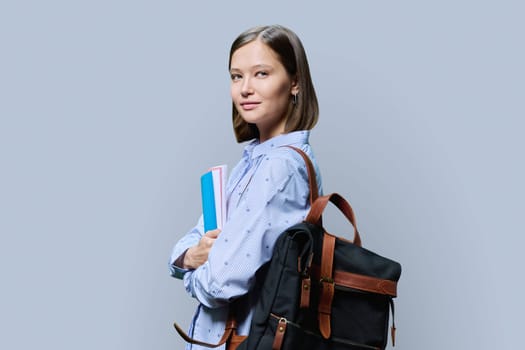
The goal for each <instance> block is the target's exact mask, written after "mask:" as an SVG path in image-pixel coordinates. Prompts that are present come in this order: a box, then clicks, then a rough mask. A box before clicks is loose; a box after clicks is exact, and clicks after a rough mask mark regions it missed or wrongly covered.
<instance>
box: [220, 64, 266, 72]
mask: <svg viewBox="0 0 525 350" xmlns="http://www.w3.org/2000/svg"><path fill="white" fill-rule="evenodd" d="M272 68H273V67H272V66H270V65H268V64H263V63H260V64H256V65H253V66H252V67H251V68H249V69H250V70H256V69H272ZM241 71H242V69H240V68H236V67H232V68H230V73H232V72H241Z"/></svg>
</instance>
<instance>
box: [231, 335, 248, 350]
mask: <svg viewBox="0 0 525 350" xmlns="http://www.w3.org/2000/svg"><path fill="white" fill-rule="evenodd" d="M246 338H248V336H247V335H236V334H233V335H232V337H231V338H230V340H229V341H228V344H227V345H226V350H236V349H237V348H238V347H239V345H241V343H242V342H243V341H244V339H246Z"/></svg>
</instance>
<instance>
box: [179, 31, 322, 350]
mask: <svg viewBox="0 0 525 350" xmlns="http://www.w3.org/2000/svg"><path fill="white" fill-rule="evenodd" d="M229 70H230V76H231V97H232V101H233V128H234V131H235V135H236V137H237V141H238V142H244V141H250V140H251V141H250V142H249V143H248V144H247V145H246V146H245V148H244V152H243V155H242V158H241V160H240V162H239V163H238V164H237V166H235V168H234V169H233V170H232V172H231V175H230V177H229V180H228V184H227V189H226V191H227V220H226V223H225V224H224V226H223V228H222V231H219V230H213V231H208V232H203V222H202V216H201V219H200V220H199V222H198V224H197V225H196V226H195V227H194V228H193V229H192V230H190V231H189V232H188V233H187V234H186V235H185V236H184V237H182V239H181V240H179V242H178V243H177V244H176V245H175V247H174V248H173V252H172V254H171V260H170V269H171V273H172V276H174V277H176V278H182V279H183V280H184V286H185V288H186V291H187V292H188V294H189V295H190V296H192V297H194V298H196V299H197V300H198V301H199V303H200V304H199V306H198V308H197V311H196V312H195V315H194V317H193V321H192V323H191V327H190V331H189V335H190V336H191V337H193V338H194V339H197V340H200V341H204V342H207V343H218V342H219V340H220V339H221V337H222V335H223V333H224V326H225V322H226V320H227V317H228V314H229V312H230V306H231V305H234V308H235V319H236V320H237V323H238V328H237V333H238V334H239V335H247V334H248V332H249V327H250V321H251V318H252V312H253V308H254V305H255V302H256V301H257V297H258V292H259V290H260V283H261V282H262V281H261V276H260V275H261V274H262V273H263V272H262V270H260V267H261V266H262V265H263V264H265V263H266V262H268V261H269V260H270V258H271V256H272V249H273V246H274V243H275V241H276V239H277V237H278V236H279V234H280V233H282V232H283V231H284V230H285V229H286V228H288V227H290V226H292V225H293V224H296V223H298V222H300V221H302V220H303V219H304V217H305V216H306V214H307V213H308V210H309V207H310V203H309V188H308V176H307V170H306V165H305V163H304V160H303V159H302V158H301V156H300V155H299V154H298V153H297V152H295V151H294V150H292V149H290V148H288V147H282V146H286V145H292V146H295V147H297V148H300V149H302V150H303V151H304V152H305V153H306V154H307V155H308V156H309V158H310V159H311V160H312V162H313V164H314V168H315V172H316V179H317V183H318V186H319V193H322V191H321V178H320V175H319V170H318V167H317V165H316V162H315V159H314V155H313V153H312V149H311V147H310V145H309V143H308V137H309V133H310V131H309V130H310V129H312V128H313V127H314V125H315V124H316V122H317V118H318V105H317V98H316V95H315V90H314V87H313V84H312V79H311V77H310V70H309V67H308V62H307V59H306V54H305V51H304V48H303V46H302V44H301V42H300V40H299V38H298V37H297V36H296V35H295V33H293V32H292V31H291V30H289V29H287V28H284V27H282V26H278V25H273V26H264V27H256V28H252V29H249V30H247V31H246V32H244V33H242V34H241V35H239V37H238V38H237V39H236V40H235V41H234V42H233V44H232V47H231V50H230V59H229ZM232 303H233V304H232ZM221 348H224V346H223V347H221ZM221 348H219V349H221ZM188 349H207V348H202V347H200V346H197V345H193V346H192V345H190V344H189V345H188Z"/></svg>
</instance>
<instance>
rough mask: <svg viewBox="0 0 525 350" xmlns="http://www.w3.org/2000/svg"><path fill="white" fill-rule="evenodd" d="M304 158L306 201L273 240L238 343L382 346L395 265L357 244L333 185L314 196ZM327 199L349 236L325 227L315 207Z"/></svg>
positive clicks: (253, 348)
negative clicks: (300, 214)
mask: <svg viewBox="0 0 525 350" xmlns="http://www.w3.org/2000/svg"><path fill="white" fill-rule="evenodd" d="M296 151H298V152H299V153H300V154H301V155H302V156H303V158H304V159H305V162H306V163H307V165H308V166H307V168H308V172H309V181H310V200H311V203H312V207H311V209H310V212H309V214H308V216H307V217H306V219H305V221H304V222H302V223H299V224H297V225H294V226H292V227H290V228H289V229H287V230H286V231H285V232H283V233H282V235H281V236H280V237H279V239H278V240H277V242H276V244H275V248H274V251H273V256H272V260H271V262H270V264H269V266H268V270H267V274H266V277H265V280H264V283H263V287H262V290H261V294H260V297H259V300H258V303H257V305H256V309H255V313H254V317H253V319H252V323H251V328H250V334H249V335H248V337H247V339H245V340H244V341H243V342H242V343H241V344H240V345H239V347H238V348H237V349H238V350H269V349H273V350H277V349H286V350H288V349H294V350H296V349H316V350H323V349H334V350H343V349H345V350H346V349H384V348H385V347H386V345H387V340H388V328H389V327H388V326H389V313H390V310H391V311H392V328H391V330H392V333H391V334H392V343H393V344H394V341H395V323H394V320H393V316H394V303H393V300H392V298H394V297H396V290H397V281H398V280H399V277H400V275H401V265H400V264H399V263H397V262H395V261H392V260H390V259H387V258H384V257H382V256H380V255H377V254H376V253H374V252H371V251H369V250H367V249H365V248H363V247H361V238H360V235H359V232H358V231H357V227H356V221H355V216H354V213H353V210H352V208H351V206H350V205H349V204H348V202H347V201H346V200H345V199H344V198H343V197H341V196H340V195H339V194H337V193H333V194H330V195H327V196H323V197H319V198H317V185H316V183H315V175H314V174H315V173H314V171H313V167H312V164H311V162H310V160H309V159H308V157H307V156H306V154H304V153H303V152H302V151H300V150H298V149H296ZM328 202H332V203H333V204H335V206H336V207H337V208H339V210H340V211H341V212H342V213H343V214H344V215H345V217H346V218H347V219H348V220H349V221H350V222H351V223H352V225H353V227H354V240H353V242H350V241H348V240H346V239H343V238H340V237H337V236H335V235H332V234H330V233H327V232H326V231H325V230H324V229H323V226H322V213H323V211H324V209H325V207H326V205H327V204H328Z"/></svg>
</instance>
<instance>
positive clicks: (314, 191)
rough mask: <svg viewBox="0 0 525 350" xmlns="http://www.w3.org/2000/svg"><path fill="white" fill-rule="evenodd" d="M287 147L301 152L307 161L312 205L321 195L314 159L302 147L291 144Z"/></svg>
mask: <svg viewBox="0 0 525 350" xmlns="http://www.w3.org/2000/svg"><path fill="white" fill-rule="evenodd" d="M285 147H288V148H291V149H293V150H294V151H296V152H297V153H299V154H300V155H301V157H303V159H304V162H305V163H306V171H307V172H308V186H309V187H310V205H312V204H313V203H314V201H315V200H316V199H317V197H319V188H318V187H317V178H316V175H315V170H314V166H313V164H312V161H311V160H310V157H308V155H307V154H306V153H304V152H303V150H301V149H300V148H297V147H294V146H290V145H286V146H285Z"/></svg>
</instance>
